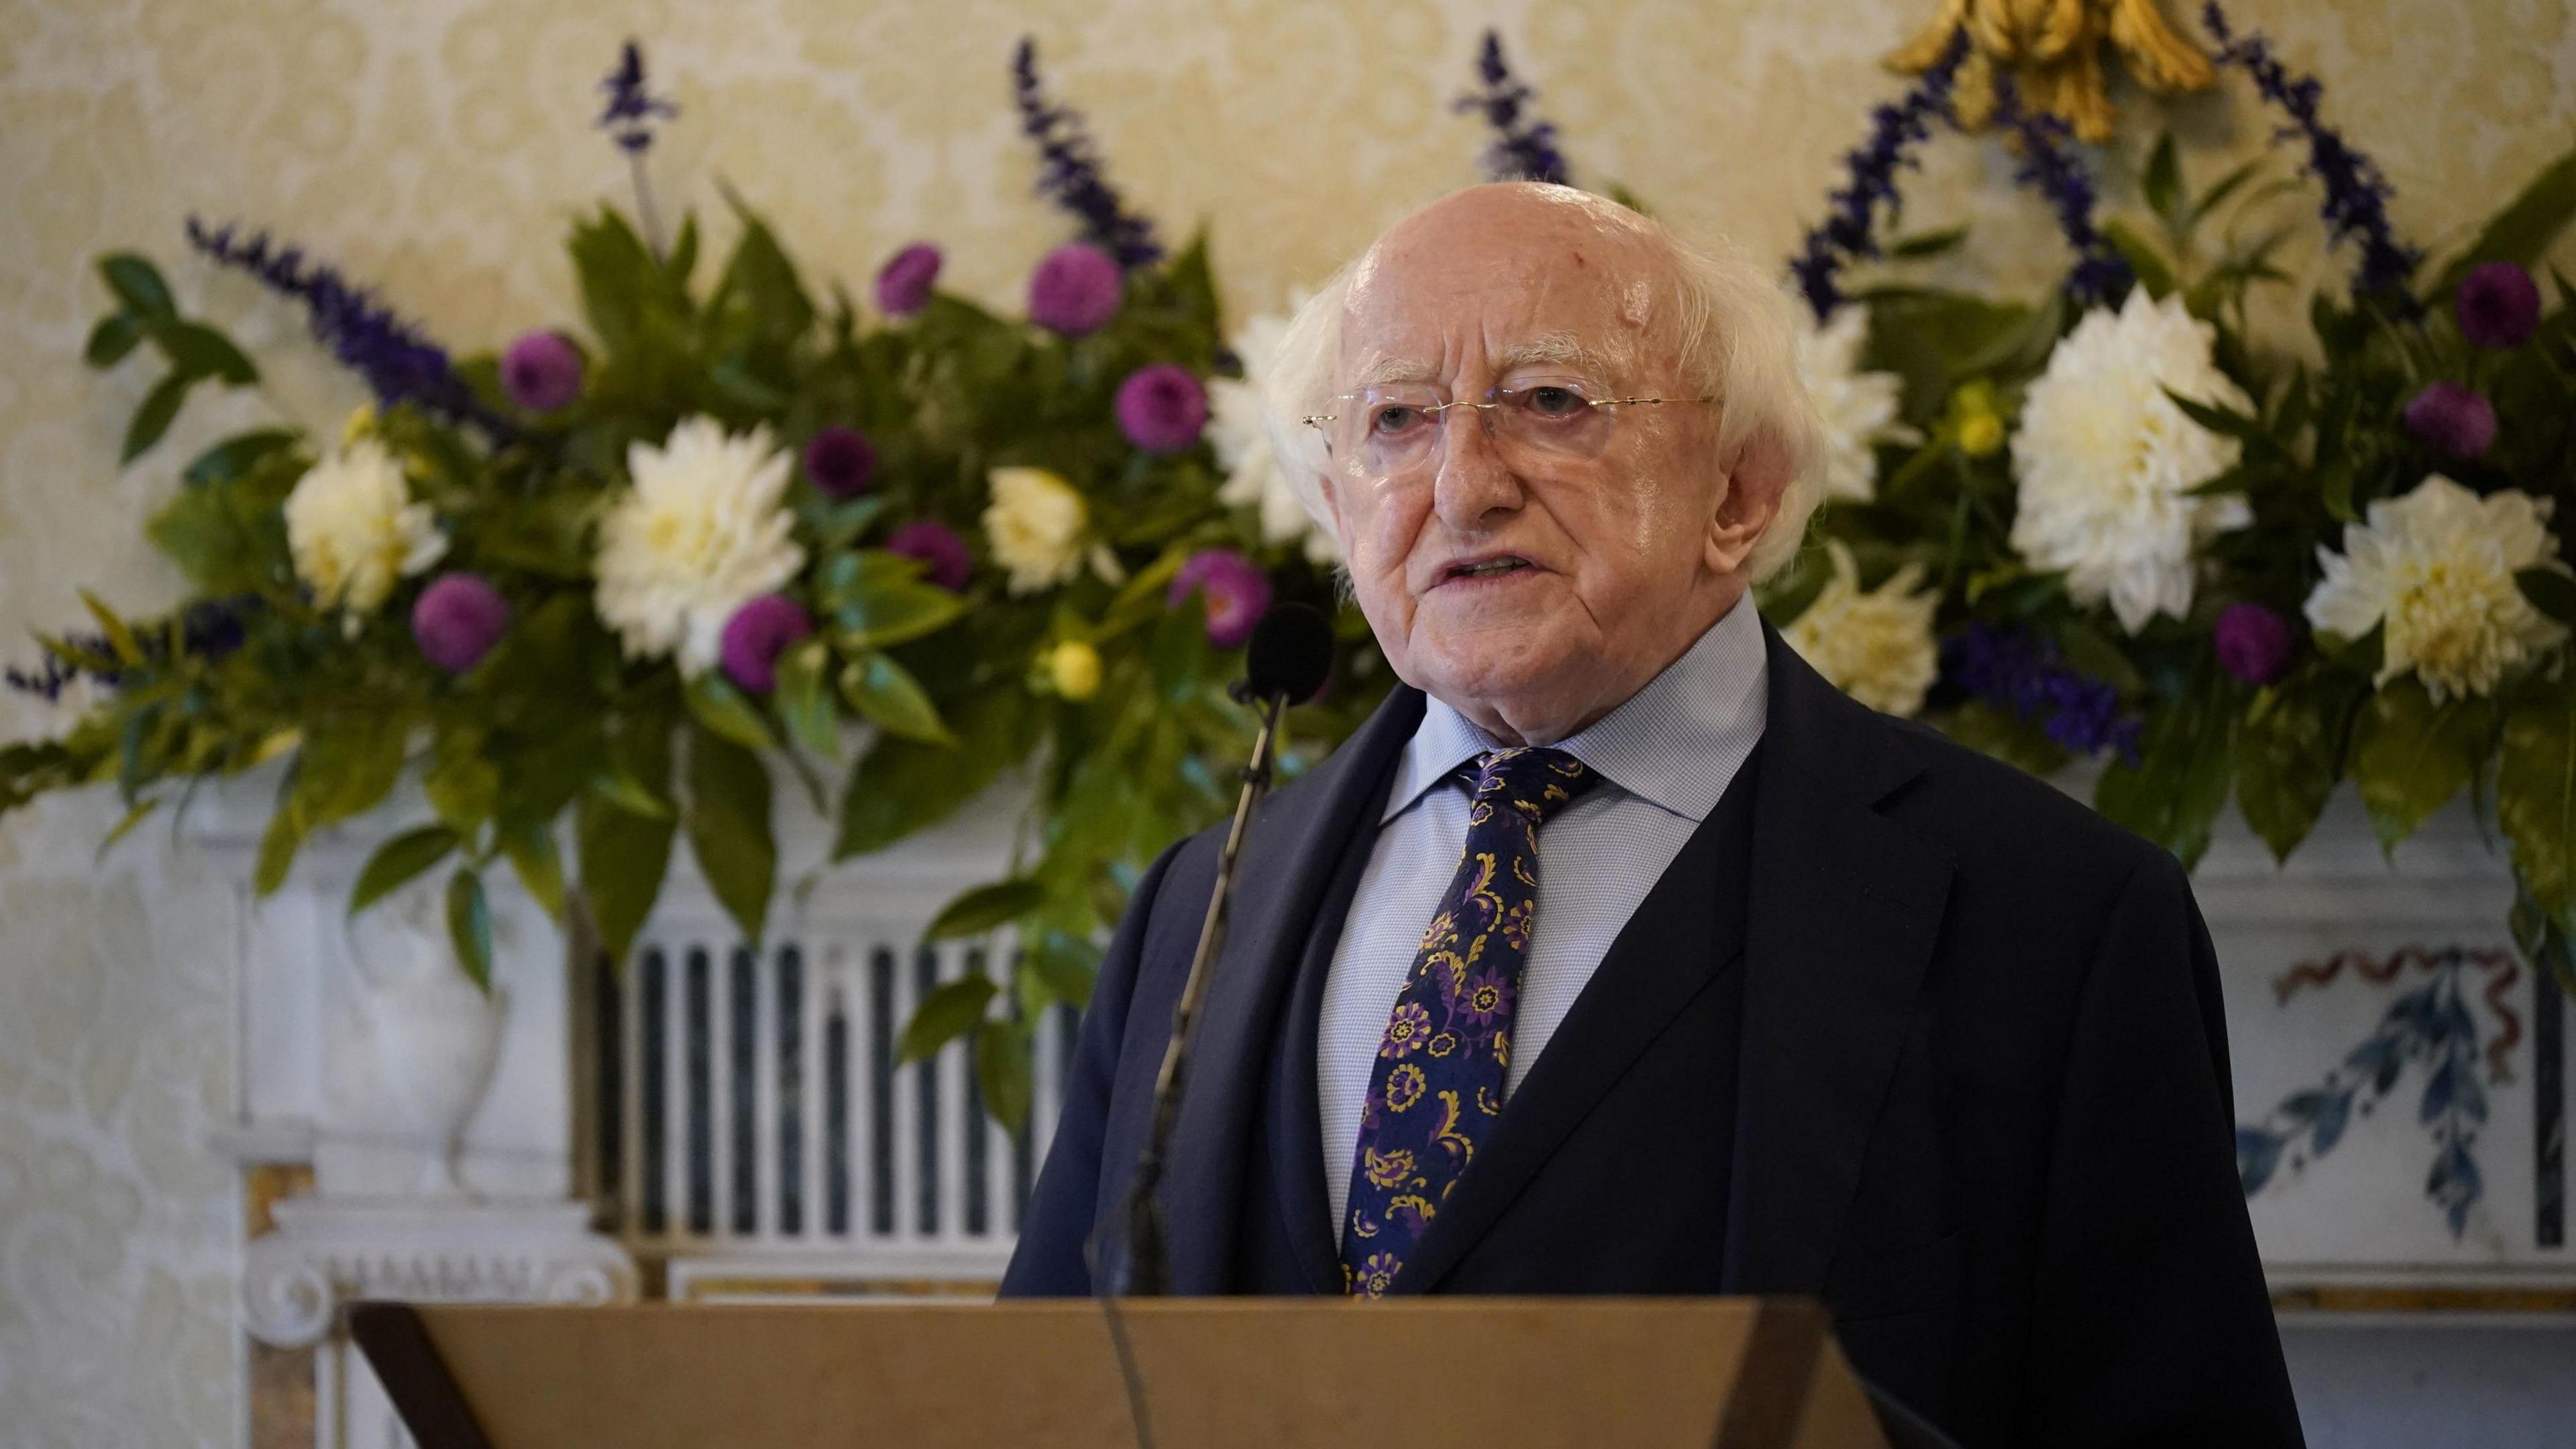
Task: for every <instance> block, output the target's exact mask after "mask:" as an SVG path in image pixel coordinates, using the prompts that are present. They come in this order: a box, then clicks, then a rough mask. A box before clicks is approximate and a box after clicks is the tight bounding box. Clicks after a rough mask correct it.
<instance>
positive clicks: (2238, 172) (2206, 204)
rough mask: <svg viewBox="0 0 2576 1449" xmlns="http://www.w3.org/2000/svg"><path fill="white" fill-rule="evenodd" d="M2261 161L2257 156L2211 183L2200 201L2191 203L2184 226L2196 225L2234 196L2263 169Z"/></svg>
mask: <svg viewBox="0 0 2576 1449" xmlns="http://www.w3.org/2000/svg"><path fill="white" fill-rule="evenodd" d="M2263 159H2264V158H2262V157H2260V156H2257V157H2255V158H2254V159H2253V160H2251V161H2248V162H2246V163H2245V164H2244V165H2242V166H2239V167H2237V168H2236V169H2235V170H2233V171H2230V172H2228V173H2227V174H2226V175H2224V176H2222V177H2220V178H2218V180H2217V181H2216V182H2214V183H2212V184H2211V186H2210V188H2209V189H2208V190H2207V191H2204V192H2202V193H2201V194H2200V200H2199V201H2197V202H2195V203H2193V205H2192V208H2191V215H2190V216H2189V217H2187V218H2185V219H2184V222H2183V224H2184V226H2186V227H2191V226H2196V225H2198V224H2199V223H2200V221H2201V220H2202V219H2203V218H2205V217H2207V216H2208V215H2209V214H2210V213H2211V212H2213V211H2216V210H2217V209H2218V207H2219V204H2220V203H2221V202H2224V201H2225V200H2227V198H2229V197H2231V196H2233V195H2235V194H2236V192H2237V190H2238V188H2240V187H2242V186H2244V184H2245V183H2246V182H2248V181H2251V180H2253V179H2254V174H2255V173H2256V172H2258V171H2260V170H2262V169H2263Z"/></svg>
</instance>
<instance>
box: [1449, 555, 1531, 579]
mask: <svg viewBox="0 0 2576 1449" xmlns="http://www.w3.org/2000/svg"><path fill="white" fill-rule="evenodd" d="M1536 567H1537V565H1536V564H1533V563H1531V562H1530V561H1529V560H1528V559H1525V558H1522V557H1520V556H1519V555H1517V554H1502V555H1499V556H1497V557H1494V558H1485V559H1477V560H1474V561H1473V562H1470V563H1454V564H1451V565H1450V566H1449V567H1448V568H1447V569H1445V570H1443V571H1442V572H1441V575H1440V581H1441V582H1442V583H1444V584H1445V583H1448V582H1450V581H1451V580H1454V579H1497V578H1501V577H1502V576H1503V575H1505V574H1515V573H1519V572H1521V571H1523V570H1525V569H1532V568H1536Z"/></svg>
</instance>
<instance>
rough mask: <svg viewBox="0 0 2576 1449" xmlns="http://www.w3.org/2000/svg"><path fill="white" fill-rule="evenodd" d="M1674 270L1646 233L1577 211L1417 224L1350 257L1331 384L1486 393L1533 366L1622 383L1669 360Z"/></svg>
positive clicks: (1675, 339)
mask: <svg viewBox="0 0 2576 1449" xmlns="http://www.w3.org/2000/svg"><path fill="white" fill-rule="evenodd" d="M1673 273H1674V269H1673V266H1672V263H1671V259H1670V257H1669V255H1668V254H1667V253H1666V252H1665V251H1664V250H1663V248H1662V247H1660V246H1659V245H1658V244H1657V243H1656V242H1655V241H1654V240H1653V239H1652V238H1651V237H1649V236H1646V235H1644V234H1642V233H1640V232H1638V231H1637V230H1635V229H1633V228H1627V227H1614V226H1606V225H1603V224H1600V223H1598V222H1596V221H1592V220H1590V219H1588V218H1586V217H1584V216H1582V215H1581V214H1580V213H1576V214H1573V215H1558V216H1542V217H1538V218H1535V219H1531V218H1519V217H1511V218H1505V219H1503V220H1502V221H1500V222H1496V221H1493V220H1491V219H1487V220H1485V221H1483V222H1482V224H1479V219H1478V218H1476V217H1473V216H1465V217H1456V218H1451V217H1441V216H1427V217H1420V218H1416V219H1415V220H1414V221H1411V222H1407V223H1404V224H1402V225H1400V226H1398V227H1397V228H1396V229H1395V230H1393V231H1390V232H1389V233H1387V235H1386V236H1385V237H1383V238H1382V239H1380V240H1379V242H1378V244H1377V245H1376V246H1374V247H1371V248H1370V249H1369V251H1368V254H1367V255H1366V256H1364V257H1363V258H1361V260H1360V264H1359V267H1358V268H1357V270H1356V271H1355V272H1354V273H1353V276H1352V279H1351V287H1350V292H1349V298H1348V300H1347V302H1346V303H1345V304H1344V307H1343V311H1342V329H1341V348H1340V353H1339V356H1338V358H1337V359H1336V364H1335V369H1334V371H1335V378H1336V383H1337V386H1339V387H1343V388H1352V387H1366V386H1371V385H1374V384H1378V383H1386V382H1430V383H1441V384H1447V385H1451V386H1461V385H1464V386H1470V387H1474V386H1484V385H1489V384H1491V383H1492V382H1494V381H1497V380H1499V379H1500V378H1501V377H1502V376H1503V375H1505V374H1507V373H1509V372H1512V371H1514V370H1519V369H1525V368H1527V367H1531V366H1546V367H1551V368H1562V369H1564V370H1566V371H1568V372H1571V373H1573V374H1575V375H1578V376H1599V377H1600V378H1601V380H1603V381H1605V382H1614V383H1620V384H1625V383H1629V382H1633V381H1637V380H1640V379H1642V378H1645V377H1649V376H1657V375H1660V374H1662V373H1666V372H1669V371H1671V370H1672V369H1673V366H1674V364H1676V363H1677V362H1678V360H1679V359H1678V356H1677V353H1678V350H1679V328H1678V326H1677V322H1676V318H1677V315H1678V309H1677V308H1676V306H1675V305H1674V303H1675V294H1676V287H1675V278H1674V274H1673Z"/></svg>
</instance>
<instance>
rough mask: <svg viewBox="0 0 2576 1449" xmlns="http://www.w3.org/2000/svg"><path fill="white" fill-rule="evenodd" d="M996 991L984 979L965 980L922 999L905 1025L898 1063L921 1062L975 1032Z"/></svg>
mask: <svg viewBox="0 0 2576 1449" xmlns="http://www.w3.org/2000/svg"><path fill="white" fill-rule="evenodd" d="M994 989H995V988H994V986H993V983H992V982H991V981H990V980H988V979H986V978H984V977H982V976H962V977H959V978H958V979H957V980H955V981H949V982H944V983H942V984H941V985H940V987H939V988H938V989H937V990H935V991H933V992H931V993H930V994H929V995H928V996H925V997H923V998H922V999H921V1005H920V1006H918V1007H916V1008H915V1009H914V1010H913V1013H912V1020H910V1021H907V1022H905V1023H904V1024H903V1039H902V1041H901V1043H900V1044H899V1045H898V1048H897V1060H899V1061H901V1062H906V1063H910V1062H917V1061H920V1060H922V1059H924V1058H926V1057H928V1056H930V1055H931V1054H932V1053H934V1052H936V1051H938V1050H939V1049H940V1048H941V1047H944V1046H946V1045H948V1043H950V1042H951V1041H954V1040H956V1039H957V1038H958V1037H961V1036H964V1035H965V1034H966V1033H968V1032H970V1031H973V1030H974V1029H975V1027H976V1025H977V1024H978V1023H980V1022H982V1021H983V1019H984V1008H985V1007H986V1006H987V1005H988V1004H990V1003H991V1001H992V1000H993V992H994Z"/></svg>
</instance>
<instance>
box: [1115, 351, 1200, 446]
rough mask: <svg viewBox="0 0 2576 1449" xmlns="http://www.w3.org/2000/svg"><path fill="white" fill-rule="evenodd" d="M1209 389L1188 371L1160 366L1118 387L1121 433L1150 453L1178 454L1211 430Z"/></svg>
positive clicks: (1140, 372) (1142, 370)
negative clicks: (1203, 431)
mask: <svg viewBox="0 0 2576 1449" xmlns="http://www.w3.org/2000/svg"><path fill="white" fill-rule="evenodd" d="M1207 420H1208V395H1207V389H1206V388H1204V387H1202V386H1200V385H1199V380H1198V379H1197V378H1196V377H1194V376H1192V375H1191V374H1190V370H1189V369H1188V368H1186V367H1175V366H1174V365H1172V364H1171V363H1168V362H1157V363H1154V364H1152V365H1151V366H1148V367H1140V368H1138V369H1136V370H1135V371H1134V372H1132V373H1129V374H1128V375H1127V380H1126V381H1125V382H1123V383H1120V384H1119V385H1118V431H1120V432H1122V433H1125V434H1126V435H1127V441H1129V442H1131V443H1134V444H1135V445H1136V446H1137V447H1139V448H1142V449H1144V450H1145V451H1146V452H1148V453H1178V452H1180V451H1182V450H1183V449H1186V448H1188V447H1189V446H1190V445H1192V444H1194V443H1196V442H1197V441H1198V440H1199V433H1200V431H1201V430H1202V429H1204V428H1205V427H1207Z"/></svg>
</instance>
